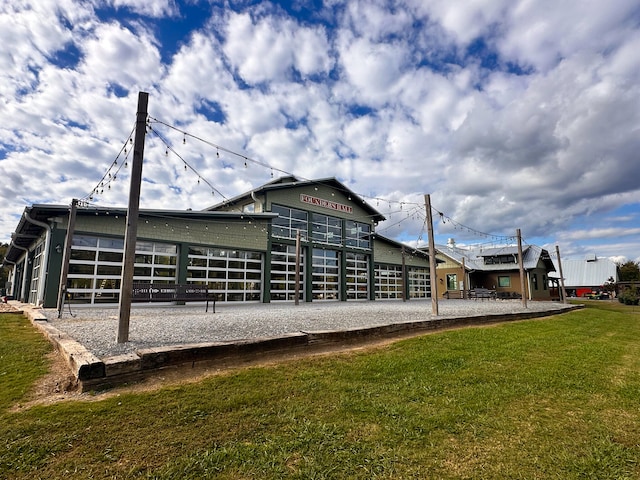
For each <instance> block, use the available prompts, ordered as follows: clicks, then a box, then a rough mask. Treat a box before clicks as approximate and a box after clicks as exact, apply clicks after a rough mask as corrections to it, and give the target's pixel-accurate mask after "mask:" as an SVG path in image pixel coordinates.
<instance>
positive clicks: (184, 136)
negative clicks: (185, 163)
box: [182, 134, 187, 145]
mask: <svg viewBox="0 0 640 480" xmlns="http://www.w3.org/2000/svg"><path fill="white" fill-rule="evenodd" d="M185 143H187V135H186V134H184V135H183V136H182V144H183V145H184V144H185Z"/></svg>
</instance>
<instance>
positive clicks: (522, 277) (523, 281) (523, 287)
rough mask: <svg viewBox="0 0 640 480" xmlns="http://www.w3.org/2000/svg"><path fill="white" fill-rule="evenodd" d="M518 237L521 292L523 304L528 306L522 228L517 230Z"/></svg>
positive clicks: (525, 306)
mask: <svg viewBox="0 0 640 480" xmlns="http://www.w3.org/2000/svg"><path fill="white" fill-rule="evenodd" d="M516 236H517V237H518V265H519V266H520V292H521V293H522V306H523V307H524V308H527V281H526V278H525V272H524V259H523V258H522V234H521V233H520V229H519V228H518V229H517V230H516Z"/></svg>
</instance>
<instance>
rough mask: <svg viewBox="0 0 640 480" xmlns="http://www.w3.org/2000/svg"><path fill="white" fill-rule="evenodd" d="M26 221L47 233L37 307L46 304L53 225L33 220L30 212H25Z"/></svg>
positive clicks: (37, 294)
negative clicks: (45, 293) (45, 289)
mask: <svg viewBox="0 0 640 480" xmlns="http://www.w3.org/2000/svg"><path fill="white" fill-rule="evenodd" d="M24 219H25V220H26V221H27V222H29V223H31V224H33V225H36V226H38V227H42V228H44V229H45V230H46V232H47V235H46V237H45V239H44V256H43V258H42V264H43V266H44V273H43V275H42V281H40V282H39V283H38V292H37V293H36V305H40V304H42V303H43V302H44V288H45V285H46V284H47V277H48V276H49V246H50V244H51V225H49V224H48V223H44V222H41V221H40V220H35V219H33V218H31V217H30V216H29V212H27V211H25V212H24Z"/></svg>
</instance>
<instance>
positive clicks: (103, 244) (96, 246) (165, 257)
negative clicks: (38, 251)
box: [67, 235, 178, 304]
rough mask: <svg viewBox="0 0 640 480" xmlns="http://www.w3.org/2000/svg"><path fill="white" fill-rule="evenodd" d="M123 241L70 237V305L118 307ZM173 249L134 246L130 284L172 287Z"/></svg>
mask: <svg viewBox="0 0 640 480" xmlns="http://www.w3.org/2000/svg"><path fill="white" fill-rule="evenodd" d="M123 256H124V240H123V239H118V238H103V237H94V236H89V235H74V237H73V240H72V244H71V257H70V259H69V276H68V282H67V285H68V288H67V291H68V293H69V295H70V301H71V302H72V303H90V304H92V303H118V302H119V300H120V279H121V276H122V260H123ZM177 258H178V255H177V247H176V246H175V245H171V244H164V243H155V242H143V241H140V242H137V243H136V256H135V264H134V273H133V281H134V282H153V283H165V284H167V283H176V281H177Z"/></svg>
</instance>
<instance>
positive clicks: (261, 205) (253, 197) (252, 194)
mask: <svg viewBox="0 0 640 480" xmlns="http://www.w3.org/2000/svg"><path fill="white" fill-rule="evenodd" d="M251 198H252V199H253V201H254V202H256V204H257V205H260V211H258V210H257V209H256V208H254V209H253V211H254V212H256V213H262V212H264V205H263V204H262V202H261V201H260V200H258V197H256V192H255V191H254V190H251Z"/></svg>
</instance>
